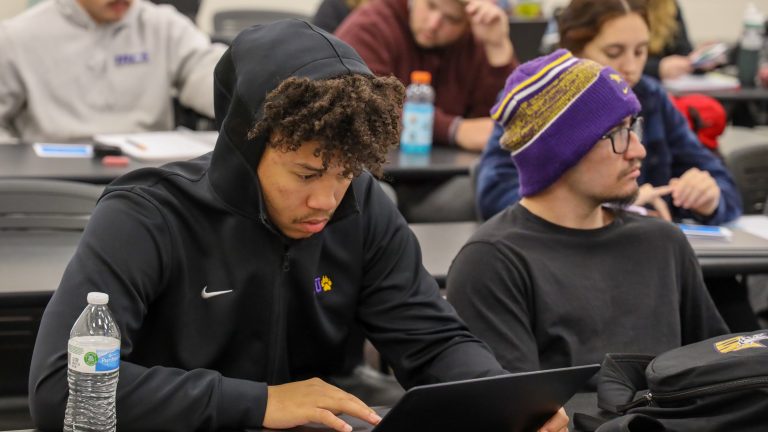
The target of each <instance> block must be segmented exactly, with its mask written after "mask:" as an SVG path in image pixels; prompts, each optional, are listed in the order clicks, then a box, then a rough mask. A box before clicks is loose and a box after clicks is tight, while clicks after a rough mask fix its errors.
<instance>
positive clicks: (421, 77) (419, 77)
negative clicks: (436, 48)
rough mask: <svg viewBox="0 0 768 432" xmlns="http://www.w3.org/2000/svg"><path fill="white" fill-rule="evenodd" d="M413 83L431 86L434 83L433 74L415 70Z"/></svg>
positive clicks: (412, 77) (412, 75)
mask: <svg viewBox="0 0 768 432" xmlns="http://www.w3.org/2000/svg"><path fill="white" fill-rule="evenodd" d="M411 82H412V83H416V84H429V83H431V82H432V74H431V73H429V72H427V71H422V70H415V71H413V72H411Z"/></svg>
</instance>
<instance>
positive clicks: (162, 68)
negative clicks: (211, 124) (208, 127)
mask: <svg viewBox="0 0 768 432" xmlns="http://www.w3.org/2000/svg"><path fill="white" fill-rule="evenodd" d="M0 47H2V49H0V144H2V143H15V142H18V141H21V142H24V143H33V142H41V141H42V142H51V141H53V142H56V141H65V142H66V141H83V140H90V138H91V137H92V136H93V135H96V134H100V133H129V132H146V131H156V130H169V129H172V128H173V126H174V107H173V97H174V96H175V97H176V98H177V99H178V100H179V102H180V103H181V105H183V106H185V107H188V108H191V109H193V110H195V111H196V112H198V113H200V114H202V115H204V116H207V117H213V82H212V77H213V68H214V67H215V65H216V62H217V61H218V60H219V58H220V57H221V55H222V54H223V53H224V51H225V50H226V46H224V45H221V44H212V43H211V41H210V39H209V37H208V35H206V34H205V33H203V32H201V31H200V30H199V29H197V28H196V27H195V25H194V24H193V23H192V21H190V20H189V19H188V18H187V17H185V16H184V15H182V14H180V13H179V12H178V11H176V10H175V9H174V8H173V7H172V6H169V5H161V6H158V5H155V4H152V3H150V2H148V1H145V0H50V1H46V2H42V3H40V4H37V5H35V6H34V7H32V8H30V9H28V10H26V11H25V12H23V13H22V14H20V15H18V16H16V17H13V18H11V19H8V20H5V21H2V22H0Z"/></svg>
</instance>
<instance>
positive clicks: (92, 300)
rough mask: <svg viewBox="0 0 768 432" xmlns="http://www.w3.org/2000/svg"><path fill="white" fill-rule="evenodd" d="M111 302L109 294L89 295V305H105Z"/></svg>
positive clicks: (96, 292)
mask: <svg viewBox="0 0 768 432" xmlns="http://www.w3.org/2000/svg"><path fill="white" fill-rule="evenodd" d="M108 302H109V294H107V293H103V292H98V291H93V292H89V293H88V304H95V305H105V304H107V303H108Z"/></svg>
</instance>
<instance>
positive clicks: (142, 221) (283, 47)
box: [29, 21, 567, 431]
mask: <svg viewBox="0 0 768 432" xmlns="http://www.w3.org/2000/svg"><path fill="white" fill-rule="evenodd" d="M215 86H216V87H215V93H216V98H215V102H216V117H217V121H218V126H219V131H220V134H219V139H218V142H217V144H216V148H215V150H214V151H213V152H212V153H211V154H208V155H205V156H203V157H200V158H198V159H195V160H192V161H188V162H178V163H173V164H169V165H166V166H164V167H162V168H156V169H145V170H139V171H136V172H134V173H131V174H128V175H126V176H124V177H122V178H120V179H118V180H117V181H115V182H114V183H113V184H111V185H110V186H109V187H108V188H107V189H106V191H105V193H104V195H103V196H102V198H101V199H100V201H99V204H98V205H97V207H96V210H95V211H94V214H93V216H92V218H91V221H90V223H89V225H88V227H87V229H86V231H85V233H84V235H83V238H82V240H81V243H80V246H79V248H78V250H77V252H76V254H75V256H74V257H73V259H72V262H71V263H70V265H69V267H68V268H67V271H66V272H65V274H64V277H63V279H62V282H61V285H60V287H59V289H58V290H57V291H56V293H55V294H54V296H53V298H52V299H51V302H50V303H49V305H48V307H47V309H46V311H45V314H44V317H43V320H42V323H41V326H40V331H39V334H38V339H37V343H36V345H35V352H34V355H33V359H32V366H31V370H30V382H29V394H30V406H31V411H32V416H33V419H34V421H35V424H36V425H37V427H38V428H40V429H61V426H62V419H63V417H64V407H65V404H66V397H67V380H66V376H67V340H68V337H69V329H70V327H71V326H72V324H73V323H74V322H75V320H76V318H77V316H78V314H79V313H80V312H81V311H82V309H83V307H84V306H85V299H86V294H87V292H89V291H104V292H106V293H108V294H109V295H110V301H109V306H110V309H111V310H112V312H113V314H114V316H115V319H116V321H117V323H118V324H119V326H120V330H121V334H122V353H121V366H120V380H119V383H118V388H117V423H118V428H120V429H126V430H137V429H143V430H178V431H190V430H218V429H243V428H256V427H262V426H263V427H268V428H288V427H292V426H296V425H300V424H304V423H307V422H311V421H314V422H320V423H324V424H326V425H328V426H330V427H332V428H334V429H336V430H339V431H344V430H351V428H350V426H349V425H348V424H346V423H345V422H344V421H342V420H341V419H339V418H338V417H336V415H335V414H339V413H346V414H349V415H352V416H355V417H359V418H361V419H364V420H366V421H368V422H370V423H377V422H378V420H379V419H378V416H376V414H375V413H374V412H373V411H372V410H371V409H370V408H368V407H367V406H366V405H365V404H364V403H362V402H361V401H360V400H358V399H357V398H355V397H354V396H352V395H349V394H347V393H345V392H343V391H341V390H340V389H338V388H336V387H333V386H331V385H329V384H327V383H325V382H324V381H323V380H322V378H324V377H327V376H330V375H333V374H334V373H336V372H338V370H339V368H340V367H341V365H342V364H343V363H344V354H345V350H344V346H345V343H346V342H347V340H348V338H349V336H350V333H351V331H352V330H353V329H356V328H358V327H361V328H362V329H363V331H364V332H365V334H366V336H367V337H368V338H369V339H370V340H371V341H372V342H373V343H374V344H375V345H376V346H377V348H378V349H379V351H380V352H381V353H382V355H383V356H384V358H385V359H386V360H387V362H388V363H389V364H391V365H392V367H393V369H394V371H395V374H396V376H397V378H398V380H399V381H400V383H401V384H403V386H405V387H411V386H414V385H418V384H427V383H435V382H443V381H451V380H457V379H466V378H471V377H479V376H489V375H496V374H502V373H505V371H504V370H503V369H502V368H501V367H500V366H499V364H498V363H497V361H496V360H495V359H494V358H493V356H492V355H491V353H490V351H489V350H488V349H487V347H486V346H485V345H484V344H483V343H481V342H480V341H479V340H477V339H475V338H474V337H473V336H472V335H471V334H469V332H468V331H467V330H466V328H465V326H464V325H463V324H462V323H461V322H460V321H459V320H458V319H457V318H456V315H455V313H454V311H453V309H452V308H451V307H450V306H449V305H448V304H447V303H446V302H445V301H444V300H443V299H442V298H441V297H440V295H439V293H438V290H437V286H436V283H435V282H434V280H433V279H432V278H431V277H430V276H429V275H428V274H427V272H426V270H425V269H424V267H423V266H422V265H421V257H420V252H419V247H418V243H417V241H416V239H415V237H414V236H413V234H412V233H411V232H410V230H409V229H408V226H407V224H406V223H405V221H404V219H403V218H402V217H401V216H400V215H399V214H398V212H397V209H396V208H395V206H394V205H393V204H392V203H391V202H390V201H389V199H388V198H387V197H386V196H385V194H384V193H383V192H382V191H381V189H380V188H379V187H378V184H377V182H376V181H375V179H374V178H373V176H372V175H371V174H370V173H369V171H372V172H376V171H378V170H379V169H380V165H381V163H382V162H383V161H384V158H385V155H386V152H387V150H388V149H389V148H391V147H392V146H394V145H396V143H397V141H398V134H397V130H398V121H399V119H398V116H399V105H400V103H401V102H402V96H403V89H402V86H401V85H400V84H399V83H397V82H396V81H395V80H394V79H393V78H375V77H373V75H372V74H371V72H370V71H369V70H368V68H367V67H366V66H365V64H364V63H363V61H362V60H361V59H360V58H359V57H358V56H357V54H356V53H355V52H354V51H353V50H352V49H351V48H349V47H348V46H347V45H345V44H343V43H342V42H340V41H339V40H338V39H336V38H334V37H332V36H329V35H328V34H326V33H324V32H321V31H319V30H318V29H316V28H315V27H312V26H310V25H309V24H306V23H304V22H301V21H282V22H278V23H274V24H271V25H265V26H257V27H253V28H250V29H248V30H246V31H244V32H243V33H241V34H240V35H239V36H238V38H237V39H235V41H234V42H233V43H232V46H231V47H230V49H229V50H228V51H227V52H226V53H225V54H224V56H223V57H222V59H221V61H220V62H219V64H218V66H217V68H216V72H215ZM254 125H255V126H254ZM566 423H567V417H566V416H565V414H564V413H563V412H562V410H561V411H560V412H558V414H556V415H555V416H554V417H553V419H551V420H550V421H549V422H548V423H547V424H546V425H545V426H544V429H543V430H547V431H556V430H560V429H563V428H565V426H566Z"/></svg>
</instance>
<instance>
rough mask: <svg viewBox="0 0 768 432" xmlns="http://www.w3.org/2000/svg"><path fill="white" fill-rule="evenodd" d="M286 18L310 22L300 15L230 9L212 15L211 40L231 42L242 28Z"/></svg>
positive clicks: (274, 11)
mask: <svg viewBox="0 0 768 432" xmlns="http://www.w3.org/2000/svg"><path fill="white" fill-rule="evenodd" d="M286 18H297V19H300V20H304V21H310V17H308V16H306V15H302V14H300V13H295V12H288V11H276V10H264V9H230V10H222V11H219V12H216V13H215V14H214V15H213V35H212V36H211V38H212V39H213V40H215V41H220V42H227V43H229V42H232V40H233V39H234V38H235V36H237V34H238V33H240V31H241V30H243V29H244V28H247V27H250V26H252V25H256V24H267V23H271V22H273V21H278V20H281V19H286Z"/></svg>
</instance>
